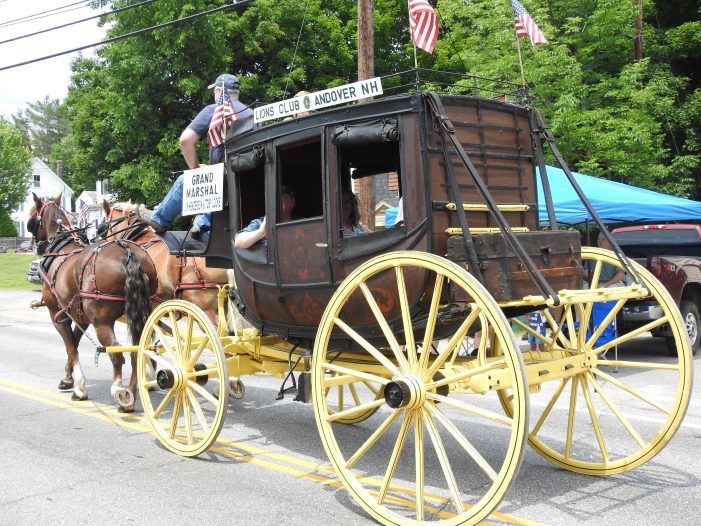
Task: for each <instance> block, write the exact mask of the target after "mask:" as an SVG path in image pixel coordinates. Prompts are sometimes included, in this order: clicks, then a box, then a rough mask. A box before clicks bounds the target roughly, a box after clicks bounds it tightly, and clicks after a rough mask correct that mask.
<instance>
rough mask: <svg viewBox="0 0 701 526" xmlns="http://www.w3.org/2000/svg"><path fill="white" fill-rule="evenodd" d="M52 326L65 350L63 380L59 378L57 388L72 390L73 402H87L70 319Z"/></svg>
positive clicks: (52, 313)
mask: <svg viewBox="0 0 701 526" xmlns="http://www.w3.org/2000/svg"><path fill="white" fill-rule="evenodd" d="M55 315H56V313H55V312H51V317H52V319H54V317H55ZM53 324H54V327H55V328H56V331H57V332H58V333H59V334H60V335H61V338H62V339H63V344H64V346H65V348H66V366H65V367H64V370H63V378H61V382H60V383H59V384H58V388H59V389H60V390H61V391H70V390H71V389H73V397H72V399H73V400H87V398H88V392H87V390H86V389H85V377H84V376H83V371H82V369H81V368H80V361H79V360H78V346H77V344H76V341H75V338H74V336H73V329H72V327H71V322H70V319H68V318H66V319H65V321H54V322H53Z"/></svg>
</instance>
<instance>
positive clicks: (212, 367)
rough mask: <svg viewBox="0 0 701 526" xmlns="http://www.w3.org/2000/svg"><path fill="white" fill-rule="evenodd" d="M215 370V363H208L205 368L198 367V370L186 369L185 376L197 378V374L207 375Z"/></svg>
mask: <svg viewBox="0 0 701 526" xmlns="http://www.w3.org/2000/svg"><path fill="white" fill-rule="evenodd" d="M216 372H217V366H216V364H210V366H209V367H207V368H206V369H200V370H199V371H188V372H187V373H186V374H185V376H186V378H197V377H198V376H209V375H210V374H212V373H216Z"/></svg>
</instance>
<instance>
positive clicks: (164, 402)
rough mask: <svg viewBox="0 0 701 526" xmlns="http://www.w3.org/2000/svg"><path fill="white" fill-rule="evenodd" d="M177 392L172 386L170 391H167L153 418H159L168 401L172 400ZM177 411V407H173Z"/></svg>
mask: <svg viewBox="0 0 701 526" xmlns="http://www.w3.org/2000/svg"><path fill="white" fill-rule="evenodd" d="M175 393H176V389H175V387H173V388H171V389H170V391H168V392H167V393H166V395H165V396H164V397H163V400H161V403H160V404H158V407H157V408H156V410H155V411H154V412H153V418H158V417H159V416H161V413H162V412H163V410H164V409H165V408H166V406H167V405H168V402H170V399H171V398H173V395H174V394H175ZM173 411H175V409H173Z"/></svg>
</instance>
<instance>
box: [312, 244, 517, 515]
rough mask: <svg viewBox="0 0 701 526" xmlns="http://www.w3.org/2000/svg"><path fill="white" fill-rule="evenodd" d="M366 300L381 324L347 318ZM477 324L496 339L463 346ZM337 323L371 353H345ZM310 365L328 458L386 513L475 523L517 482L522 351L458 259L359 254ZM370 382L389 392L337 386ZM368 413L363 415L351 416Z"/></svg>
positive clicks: (376, 511)
mask: <svg viewBox="0 0 701 526" xmlns="http://www.w3.org/2000/svg"><path fill="white" fill-rule="evenodd" d="M417 280H418V282H417ZM417 297H418V298H419V299H421V300H422V301H421V302H419V303H417V302H416V301H415V300H416V299H417ZM448 298H451V300H452V301H450V302H449V301H448ZM363 309H366V311H367V312H371V313H372V316H373V318H374V322H373V323H370V324H365V325H364V326H362V327H353V326H351V325H352V324H349V323H347V320H348V319H350V318H351V317H352V315H351V314H350V312H351V310H352V311H354V312H358V310H360V311H362V310H363ZM478 331H482V333H484V334H490V338H482V339H481V340H480V346H479V347H480V348H479V350H478V351H477V353H476V355H473V356H465V355H464V352H463V351H462V349H463V346H464V343H465V341H466V340H467V338H468V335H471V336H474V335H475V333H477V332H478ZM339 333H341V334H342V335H343V336H344V337H345V338H346V339H347V340H350V341H351V343H352V346H351V347H352V348H354V349H361V350H362V353H363V354H360V353H358V352H357V350H356V351H355V354H352V353H351V354H348V355H345V354H344V353H342V352H339V351H338V348H337V347H334V343H333V342H334V341H336V340H335V339H334V338H335V337H337V336H338V335H339ZM439 333H440V336H441V337H444V338H445V339H444V340H443V341H442V342H440V343H439V342H437V341H436V340H437V339H438V337H439ZM366 335H372V337H369V336H368V337H367V338H366ZM490 341H491V342H498V345H500V347H501V349H502V350H503V353H502V356H501V357H499V358H496V359H490V358H488V356H487V354H488V353H487V345H488V342H490ZM359 354H360V356H361V358H357V356H358V355H359ZM312 375H313V393H314V411H315V415H316V420H317V425H318V427H319V432H320V435H321V439H322V442H323V444H324V447H325V449H326V452H327V454H328V456H329V459H330V460H331V463H332V464H333V466H334V468H335V469H336V471H337V473H338V475H339V477H340V479H341V480H342V482H343V484H344V485H345V487H346V488H347V490H348V491H349V492H350V493H351V495H352V496H353V497H354V498H355V499H356V500H357V501H358V502H359V503H360V504H361V505H362V506H363V508H365V510H366V511H368V512H369V513H370V514H371V515H372V516H373V517H375V518H376V519H378V520H379V521H381V522H382V523H384V524H402V525H409V524H419V523H420V524H425V523H434V524H445V525H456V524H477V523H478V522H479V521H481V520H482V519H483V518H484V517H486V516H487V515H488V514H489V513H490V512H491V511H492V510H494V509H495V508H496V506H497V505H498V504H499V502H500V501H501V499H502V498H503V496H504V494H505V493H506V491H507V489H508V488H509V486H510V484H511V483H512V482H513V480H514V478H515V476H516V473H517V472H518V468H519V465H520V462H521V458H522V455H523V448H524V445H525V440H526V431H527V429H526V425H527V404H528V402H527V392H528V389H527V385H526V381H525V376H524V371H523V362H522V361H521V357H520V354H519V352H518V349H517V346H516V342H515V340H514V337H513V333H512V332H511V329H510V327H509V324H508V322H507V321H506V319H505V318H504V316H503V314H502V312H501V310H500V309H499V307H498V306H497V304H496V303H495V302H494V300H493V298H492V297H491V296H490V295H489V293H488V292H487V291H486V290H485V289H484V288H483V287H482V286H481V285H480V284H479V283H478V282H477V281H476V280H475V279H474V278H473V277H472V276H471V275H470V274H468V273H467V272H466V271H465V270H464V269H462V268H461V267H459V266H458V265H455V264H454V263H451V262H450V261H447V260H445V259H443V258H441V257H439V256H435V255H432V254H426V253H422V252H396V253H391V254H386V255H383V256H379V257H377V258H374V259H372V260H370V261H368V262H367V263H365V264H363V265H361V266H360V267H359V268H358V269H356V270H355V271H354V272H353V273H352V274H351V275H350V276H348V278H346V280H344V282H343V283H342V284H341V286H340V287H339V288H338V290H337V291H336V293H335V294H334V296H333V297H332V299H331V301H330V302H329V304H328V306H327V308H326V310H325V312H324V316H323V318H322V321H321V324H320V326H319V331H318V333H317V337H316V341H315V344H314V354H313V365H312ZM366 384H369V385H373V386H374V385H381V386H382V392H381V393H379V392H378V394H377V396H373V395H372V393H373V392H374V391H372V390H371V391H370V393H371V394H370V395H369V396H368V398H367V399H365V400H363V399H361V400H360V403H357V402H355V401H354V403H353V404H351V405H350V406H347V408H346V409H344V410H339V409H340V408H339V405H338V402H337V400H336V399H335V398H334V397H331V396H329V393H330V392H333V390H334V389H335V388H336V387H337V386H339V385H356V386H357V385H366ZM503 387H510V388H511V396H512V398H511V401H512V408H513V411H512V415H511V416H509V417H504V416H503V415H502V414H500V413H501V411H500V409H499V400H498V397H497V396H496V392H495V391H496V390H498V389H500V388H503ZM371 412H372V413H373V414H372V416H368V414H369V413H371ZM359 415H362V416H363V417H364V421H363V422H361V423H356V425H354V426H352V427H349V426H347V425H343V424H345V423H348V422H349V421H352V420H354V419H356V417H358V416H359ZM365 418H366V419H365Z"/></svg>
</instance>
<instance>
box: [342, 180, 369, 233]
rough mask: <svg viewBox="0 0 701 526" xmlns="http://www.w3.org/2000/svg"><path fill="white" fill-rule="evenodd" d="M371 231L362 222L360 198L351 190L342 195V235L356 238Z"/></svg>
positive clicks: (344, 191)
mask: <svg viewBox="0 0 701 526" xmlns="http://www.w3.org/2000/svg"><path fill="white" fill-rule="evenodd" d="M369 232H370V229H369V228H367V227H366V226H365V225H363V224H362V223H361V222H360V211H359V210H358V198H357V197H356V195H355V194H354V193H353V192H351V191H350V190H348V189H346V190H343V192H342V193H341V234H342V236H343V237H354V236H357V235H361V234H367V233H369Z"/></svg>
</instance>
